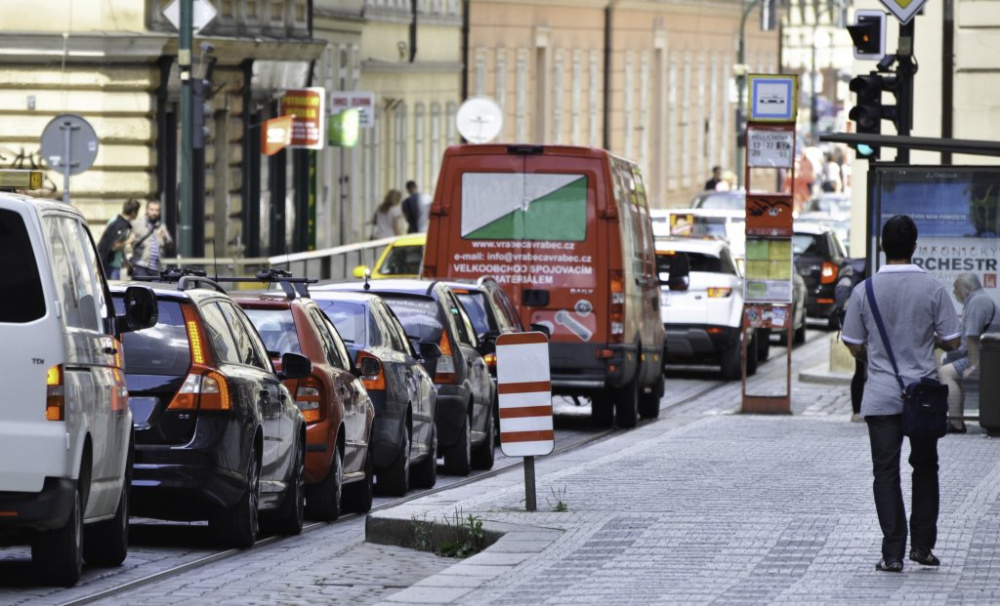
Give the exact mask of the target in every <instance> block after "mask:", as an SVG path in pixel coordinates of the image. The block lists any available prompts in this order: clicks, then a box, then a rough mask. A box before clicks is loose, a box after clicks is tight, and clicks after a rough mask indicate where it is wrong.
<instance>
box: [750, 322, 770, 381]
mask: <svg viewBox="0 0 1000 606" xmlns="http://www.w3.org/2000/svg"><path fill="white" fill-rule="evenodd" d="M756 341H757V360H756V362H767V359H768V358H769V357H770V356H771V329H769V328H763V329H759V333H758V338H757V339H756ZM756 368H757V367H756V366H754V371H756ZM747 374H752V373H750V371H749V369H748V370H747Z"/></svg>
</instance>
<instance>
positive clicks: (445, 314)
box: [326, 279, 496, 475]
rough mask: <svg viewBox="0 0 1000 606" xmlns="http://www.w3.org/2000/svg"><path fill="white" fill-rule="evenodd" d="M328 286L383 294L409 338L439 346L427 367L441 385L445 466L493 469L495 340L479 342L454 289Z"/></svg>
mask: <svg viewBox="0 0 1000 606" xmlns="http://www.w3.org/2000/svg"><path fill="white" fill-rule="evenodd" d="M326 288H329V289H331V290H350V291H361V292H370V293H374V294H377V295H379V296H381V297H382V298H383V299H384V300H385V302H386V303H388V305H389V307H390V308H391V309H392V311H393V312H395V314H396V317H398V318H399V321H400V323H401V324H402V325H403V328H404V330H405V331H406V335H407V337H408V338H410V339H411V340H417V341H419V342H420V343H421V344H434V345H437V346H438V348H440V350H441V355H440V356H437V357H429V356H426V357H425V358H424V366H425V368H426V369H427V371H428V372H429V373H430V374H431V377H432V378H433V379H434V385H435V387H436V388H437V407H436V409H435V414H434V424H435V426H436V427H437V437H438V453H439V454H441V455H443V456H444V470H445V471H446V472H447V473H453V474H457V475H468V474H469V471H470V470H471V469H472V468H473V467H476V468H477V469H491V468H492V467H493V456H494V447H495V445H496V439H495V436H494V432H493V431H492V426H493V401H494V399H495V398H496V387H495V383H494V381H493V379H492V377H491V376H490V371H489V367H488V366H487V364H486V361H485V360H484V359H483V355H484V354H488V353H494V351H495V343H492V342H490V341H487V342H486V343H480V341H479V338H478V337H477V336H476V331H475V328H474V327H473V325H472V321H471V320H470V319H469V316H468V314H467V313H466V311H465V309H464V308H463V307H462V304H461V303H459V301H458V298H457V297H456V296H455V293H453V292H452V290H451V289H450V288H448V286H447V285H446V284H445V283H443V282H431V281H427V280H392V279H387V280H372V281H370V282H364V283H361V282H345V283H342V284H331V285H329V286H328V287H326ZM423 347H424V346H423V345H421V348H423Z"/></svg>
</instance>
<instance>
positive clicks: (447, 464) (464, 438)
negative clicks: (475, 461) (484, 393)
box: [444, 417, 472, 476]
mask: <svg viewBox="0 0 1000 606" xmlns="http://www.w3.org/2000/svg"><path fill="white" fill-rule="evenodd" d="M470 471H472V428H471V427H470V426H469V417H465V421H464V422H463V423H462V428H461V429H460V430H459V431H458V442H456V443H455V444H454V445H453V446H452V447H451V448H450V449H448V452H446V453H445V454H444V472H445V473H450V474H453V475H456V476H467V475H469V472H470Z"/></svg>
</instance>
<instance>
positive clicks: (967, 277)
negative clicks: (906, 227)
mask: <svg viewBox="0 0 1000 606" xmlns="http://www.w3.org/2000/svg"><path fill="white" fill-rule="evenodd" d="M952 292H954V293H955V298H956V299H958V302H959V303H961V304H962V306H963V307H962V340H963V341H964V342H963V343H962V347H960V348H959V349H957V350H955V351H952V352H949V353H948V355H947V356H945V359H944V363H945V364H944V366H942V367H941V382H942V383H944V384H945V385H947V386H948V416H949V417H950V418H951V420H950V421H949V423H948V432H949V433H965V432H966V427H965V421H964V420H963V419H962V417H963V416H964V415H965V389H964V388H963V385H962V383H963V382H964V381H965V380H966V379H968V378H969V377H971V376H972V374H973V373H975V372H976V370H978V368H979V337H980V336H981V335H982V334H983V333H984V332H986V329H987V328H989V326H990V324H992V323H993V320H995V319H996V316H997V306H996V303H994V302H993V299H991V298H990V296H989V295H988V294H986V291H984V290H983V284H982V282H980V281H979V276H977V275H976V274H974V273H970V272H965V273H961V274H958V277H957V278H955V289H954V290H953V291H952Z"/></svg>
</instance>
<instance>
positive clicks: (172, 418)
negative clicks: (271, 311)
mask: <svg viewBox="0 0 1000 606" xmlns="http://www.w3.org/2000/svg"><path fill="white" fill-rule="evenodd" d="M167 279H168V280H169V279H171V278H167ZM172 279H175V280H176V282H175V283H169V282H168V283H157V284H155V285H154V286H153V291H154V292H155V294H156V298H157V302H158V305H159V311H160V313H159V319H158V321H157V323H156V325H155V326H153V327H151V328H148V329H146V330H140V331H136V332H133V333H129V334H127V335H125V342H124V352H125V356H124V358H125V378H126V381H127V382H128V387H129V400H128V404H129V407H130V408H131V410H132V414H133V422H134V426H135V469H134V475H133V477H132V493H133V498H134V502H135V506H134V507H133V512H134V513H135V514H137V515H142V516H146V517H152V518H160V519H166V520H205V519H207V520H208V521H209V528H210V530H211V531H212V533H213V534H214V535H215V537H216V538H217V540H218V541H219V542H220V543H223V544H225V545H228V546H232V547H250V546H252V545H253V544H254V542H255V541H256V539H257V534H258V528H259V526H258V512H260V514H261V521H262V522H264V523H265V524H266V525H267V526H269V527H270V528H271V529H272V530H274V531H276V532H278V533H281V534H298V533H299V532H301V530H302V518H303V513H304V506H305V490H304V480H305V455H306V424H305V421H304V419H303V418H302V413H301V412H299V409H298V407H296V405H295V402H294V400H293V399H292V396H291V394H290V393H289V392H288V389H286V388H285V386H284V385H283V384H282V381H283V380H285V379H304V378H305V377H308V376H309V375H310V373H311V371H312V365H311V364H310V362H309V359H308V358H306V357H304V356H302V355H300V354H297V353H286V354H284V355H282V357H281V371H279V372H275V369H274V367H273V366H272V365H271V360H270V357H269V356H268V353H267V349H266V348H265V346H264V343H263V342H262V341H261V339H260V336H259V335H258V334H257V330H256V329H255V328H254V326H253V324H252V323H251V322H250V320H249V318H247V316H246V314H244V313H243V310H242V309H240V307H239V306H238V305H236V303H235V302H234V301H233V300H232V299H231V298H229V296H228V295H227V294H226V293H225V291H224V290H223V289H222V287H221V286H219V285H218V284H217V283H215V282H212V281H211V280H208V279H206V278H204V277H200V276H193V275H184V276H182V277H180V278H179V279H177V278H176V277H174V278H172ZM112 292H113V293H114V295H115V305H116V307H119V308H121V306H122V305H123V304H124V302H125V296H124V295H125V292H126V291H125V286H123V285H116V286H115V287H114V288H113V289H112Z"/></svg>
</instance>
